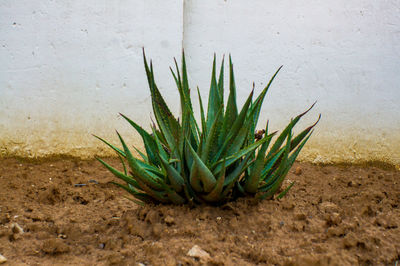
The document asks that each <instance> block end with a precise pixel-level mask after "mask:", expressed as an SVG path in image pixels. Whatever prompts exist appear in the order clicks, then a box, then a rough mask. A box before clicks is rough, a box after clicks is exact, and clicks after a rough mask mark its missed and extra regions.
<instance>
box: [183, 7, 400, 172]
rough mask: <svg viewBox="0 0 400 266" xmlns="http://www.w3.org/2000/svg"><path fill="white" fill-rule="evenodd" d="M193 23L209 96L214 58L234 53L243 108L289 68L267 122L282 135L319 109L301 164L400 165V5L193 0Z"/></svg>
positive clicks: (194, 53)
mask: <svg viewBox="0 0 400 266" xmlns="http://www.w3.org/2000/svg"><path fill="white" fill-rule="evenodd" d="M184 14H185V15H184V21H185V23H184V48H185V50H186V52H187V54H188V55H189V56H190V60H189V62H190V64H189V69H190V70H191V80H192V84H193V85H199V86H200V88H205V87H208V84H209V72H210V69H211V65H210V57H211V56H212V54H213V52H217V54H218V55H219V58H221V55H222V54H228V53H231V54H232V57H233V61H234V65H235V70H236V72H235V73H236V80H237V83H238V86H237V87H238V90H239V93H238V94H239V99H241V101H242V102H243V101H244V100H245V95H248V93H249V91H250V90H251V87H252V85H251V84H252V82H253V81H255V83H256V89H257V90H256V91H257V92H260V91H261V89H262V88H263V87H264V86H265V85H266V83H267V82H268V81H269V78H270V77H271V76H272V74H273V73H274V72H275V70H276V69H277V68H278V67H279V66H280V65H284V68H283V69H282V71H281V72H280V74H279V76H278V77H277V79H276V81H275V82H274V84H273V86H272V88H271V89H270V91H269V95H268V96H267V98H266V101H265V103H264V108H263V110H262V111H263V112H262V115H261V117H260V121H266V120H267V119H268V118H269V119H270V121H271V125H272V127H273V128H275V129H280V128H282V127H284V125H285V123H288V121H290V118H291V117H293V116H295V115H296V114H298V113H300V112H302V111H303V110H306V109H307V107H308V106H310V105H311V104H312V103H313V102H314V101H315V100H318V103H317V105H316V107H315V109H314V110H313V111H312V112H310V113H309V114H308V115H307V117H305V119H304V121H305V122H306V123H303V124H302V125H306V124H307V123H311V121H312V120H315V119H316V118H317V116H318V113H322V119H321V122H320V124H319V125H318V127H317V130H316V132H315V134H314V135H313V137H312V138H311V141H310V142H309V143H308V144H307V145H306V148H305V150H304V152H303V156H302V157H301V158H302V159H306V160H309V161H323V162H341V161H347V162H349V161H350V162H354V161H363V160H384V161H387V162H392V163H396V164H400V31H399V30H400V2H399V1H372V0H357V1H345V0H339V1H333V2H326V1H322V0H311V1H310V0H307V1H291V0H282V1H265V0H252V1H250V2H248V1H233V0H232V1H229V0H228V1H223V0H219V1H215V0H203V1H196V0H188V1H186V5H185V12H184ZM207 70H208V71H207ZM300 128H301V126H300Z"/></svg>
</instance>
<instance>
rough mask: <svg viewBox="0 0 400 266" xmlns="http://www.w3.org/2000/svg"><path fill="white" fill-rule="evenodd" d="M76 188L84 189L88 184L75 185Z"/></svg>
mask: <svg viewBox="0 0 400 266" xmlns="http://www.w3.org/2000/svg"><path fill="white" fill-rule="evenodd" d="M74 186H75V187H84V186H86V184H75V185H74Z"/></svg>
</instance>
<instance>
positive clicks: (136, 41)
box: [0, 0, 183, 156]
mask: <svg viewBox="0 0 400 266" xmlns="http://www.w3.org/2000/svg"><path fill="white" fill-rule="evenodd" d="M182 7H183V5H182V1H179V0H164V1H157V0H135V1H105V0H104V1H99V0H90V1H87V0H85V1H81V0H73V1H51V0H46V1H32V0H26V1H14V0H3V1H1V2H0V62H1V64H0V132H1V137H0V149H1V151H2V154H16V155H20V156H37V155H38V156H41V155H49V154H57V153H63V154H71V155H79V156H80V155H83V156H86V155H89V154H91V153H94V152H101V150H99V149H98V147H101V148H104V149H105V148H106V147H104V146H103V145H101V144H100V142H99V141H98V140H95V139H94V138H93V137H92V136H91V135H90V134H91V133H96V134H98V135H100V136H105V137H107V138H113V139H116V138H115V131H114V129H118V130H120V131H122V133H123V134H124V135H127V134H128V133H131V132H132V131H131V130H130V128H129V127H128V126H127V125H126V123H124V122H123V121H122V119H121V118H120V117H118V112H122V113H126V114H128V115H130V116H131V117H132V118H134V119H136V120H139V121H140V122H142V123H144V124H145V125H147V124H148V123H149V117H150V111H151V102H150V98H149V97H150V93H149V91H148V87H147V79H146V76H145V72H144V68H143V60H142V47H143V46H144V47H145V48H146V51H147V53H148V54H149V55H151V57H152V58H153V59H154V61H155V68H156V71H157V73H158V74H159V75H158V76H157V80H158V81H159V83H160V87H161V90H163V91H165V92H166V97H167V98H169V99H170V100H173V99H174V97H173V93H174V92H175V89H174V87H173V86H174V83H173V80H171V78H170V72H169V69H168V67H169V65H170V63H171V60H172V58H173V56H176V55H179V54H180V52H181V49H182V13H183V12H182ZM138 142H139V141H138ZM106 151H108V150H106Z"/></svg>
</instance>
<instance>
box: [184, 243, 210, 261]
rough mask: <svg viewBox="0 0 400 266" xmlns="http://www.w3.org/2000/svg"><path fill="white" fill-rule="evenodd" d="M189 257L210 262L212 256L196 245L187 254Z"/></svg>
mask: <svg viewBox="0 0 400 266" xmlns="http://www.w3.org/2000/svg"><path fill="white" fill-rule="evenodd" d="M187 255H188V256H190V257H194V258H198V259H204V260H208V259H210V258H211V257H210V254H208V252H207V251H205V250H203V249H202V248H200V247H199V246H198V245H194V246H193V247H192V248H191V249H190V250H189V251H188V253H187Z"/></svg>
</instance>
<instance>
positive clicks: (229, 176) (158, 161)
mask: <svg viewBox="0 0 400 266" xmlns="http://www.w3.org/2000/svg"><path fill="white" fill-rule="evenodd" d="M143 59H144V67H145V70H146V74H147V80H148V84H149V88H150V92H151V101H152V107H153V112H154V116H155V119H156V123H157V125H156V124H155V123H154V122H153V124H152V125H151V130H152V132H151V133H150V132H147V131H146V130H144V129H143V128H142V127H140V126H139V125H138V124H136V123H135V122H133V121H132V120H130V119H129V118H128V117H126V116H125V115H123V114H121V116H122V117H123V118H124V119H126V120H127V121H128V123H129V124H131V125H132V127H133V128H135V129H136V131H137V132H138V133H139V134H140V136H141V137H142V139H143V142H144V148H145V153H143V152H141V151H140V150H139V149H137V148H135V147H134V149H135V150H136V152H137V153H138V154H139V155H140V157H141V158H135V157H134V155H133V154H132V152H131V150H130V149H129V147H128V145H127V144H126V143H125V141H124V139H123V138H122V137H121V135H120V134H119V133H118V132H117V134H118V137H119V139H120V141H121V144H122V148H118V147H116V146H114V145H112V144H111V143H109V142H107V141H106V140H104V139H102V138H100V137H97V136H95V137H97V138H98V139H100V140H101V141H103V142H104V143H105V144H107V145H108V146H109V147H111V148H112V149H113V150H114V151H116V153H117V154H118V156H119V157H120V159H121V162H122V166H123V171H119V170H117V169H116V168H114V167H112V166H110V165H109V164H108V163H106V162H104V161H103V160H102V159H99V158H98V160H99V161H100V162H101V163H102V164H103V165H104V166H105V167H106V168H107V169H108V170H109V171H110V172H111V173H113V174H114V175H115V176H116V177H117V178H119V179H121V180H122V181H124V182H125V183H124V184H121V183H116V182H113V183H114V184H115V185H117V186H119V187H121V188H123V189H124V190H126V191H128V192H129V193H130V194H131V195H133V197H135V198H136V200H135V199H133V200H134V201H136V202H139V203H143V202H146V203H147V202H162V203H173V204H184V203H191V204H193V203H209V204H221V203H225V202H227V201H230V200H233V199H236V198H238V197H240V196H246V195H252V196H255V197H257V198H259V199H264V198H272V197H273V196H274V195H275V194H277V193H278V192H279V194H278V197H282V196H284V195H285V194H286V193H287V191H288V190H289V189H290V188H291V187H292V186H293V184H294V183H291V184H290V185H289V186H288V187H287V188H285V189H283V190H281V189H280V188H281V185H282V182H283V180H284V178H285V177H286V175H287V174H288V172H289V170H290V168H291V166H292V165H293V163H294V161H295V159H296V157H297V156H298V154H299V153H300V151H301V149H302V148H303V146H304V144H305V143H306V142H307V140H308V139H309V138H310V136H311V134H312V132H313V127H314V126H315V125H316V124H317V123H318V121H319V119H320V116H319V118H318V120H317V122H316V123H315V124H313V125H311V126H310V127H308V128H306V129H304V130H303V131H302V132H301V133H300V134H298V135H297V136H295V137H294V136H293V132H292V129H293V127H294V126H295V125H296V123H297V122H298V121H299V120H300V118H301V117H302V116H303V115H305V114H306V113H307V112H308V111H309V110H310V109H311V108H312V107H313V106H314V104H315V103H314V104H313V105H312V106H311V107H310V108H309V109H308V110H307V111H305V112H304V113H302V114H300V115H298V116H296V117H295V118H294V119H292V120H291V121H290V123H289V124H288V125H287V126H286V128H285V129H284V130H283V131H282V132H281V133H280V134H279V135H278V134H277V132H269V130H268V122H267V124H266V127H265V129H263V130H259V131H257V132H256V133H255V130H256V126H257V122H258V118H259V115H260V110H261V105H262V103H263V100H264V98H265V95H266V93H267V91H268V89H269V87H270V85H271V83H272V81H273V80H274V78H275V77H276V75H277V74H278V72H279V70H280V69H281V67H280V68H279V69H278V70H277V71H276V73H275V74H274V75H273V76H272V78H271V80H270V81H269V83H268V85H267V86H266V87H265V88H264V89H263V90H262V92H261V93H260V94H259V95H258V97H257V98H256V99H253V94H254V88H253V90H252V91H251V93H250V95H249V96H248V98H247V100H246V102H245V103H244V105H243V106H242V108H241V110H240V111H239V110H238V106H237V104H236V85H235V79H234V72H233V65H232V60H231V57H230V56H229V95H228V99H227V101H226V107H225V103H224V59H222V64H221V68H220V71H219V75H218V77H217V70H216V59H215V55H214V60H213V67H212V74H211V86H210V91H209V97H208V106H207V114H206V113H205V110H204V106H203V103H202V98H201V96H200V91H199V89H198V88H197V93H198V98H199V105H200V117H201V121H200V123H198V122H197V121H196V119H195V115H194V111H193V107H192V102H191V96H190V88H189V83H188V74H187V70H186V62H185V54H184V53H183V52H182V64H181V69H180V70H179V67H178V63H177V61H176V60H175V67H176V69H175V71H174V70H173V69H172V68H171V72H172V76H173V78H174V80H175V83H176V86H177V88H178V91H179V95H180V103H181V117H180V118H175V117H174V115H173V114H172V113H171V111H170V109H169V108H168V106H167V104H166V102H165V100H164V99H163V97H162V96H161V93H160V91H159V89H158V87H157V85H156V82H155V79H154V70H153V65H152V62H151V61H150V64H149V63H148V61H147V59H146V55H145V53H144V50H143ZM274 136H277V137H276V139H275V138H274ZM273 138H274V139H275V140H274V141H273ZM126 164H127V165H128V166H129V169H130V170H129V171H128V169H127V167H126Z"/></svg>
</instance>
